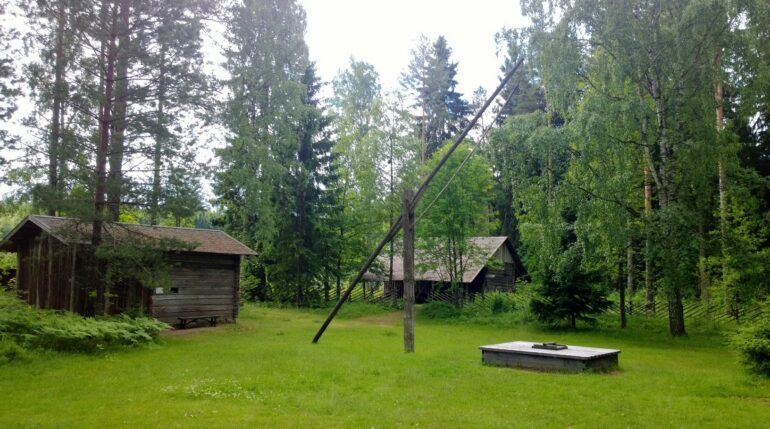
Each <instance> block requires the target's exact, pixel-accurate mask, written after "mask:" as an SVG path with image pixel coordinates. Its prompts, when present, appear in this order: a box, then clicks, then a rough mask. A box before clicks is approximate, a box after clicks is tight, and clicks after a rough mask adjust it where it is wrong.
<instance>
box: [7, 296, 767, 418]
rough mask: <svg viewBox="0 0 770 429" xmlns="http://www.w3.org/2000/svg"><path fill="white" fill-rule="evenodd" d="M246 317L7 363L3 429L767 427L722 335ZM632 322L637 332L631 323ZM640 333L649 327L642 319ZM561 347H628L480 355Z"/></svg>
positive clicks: (755, 386) (297, 314) (755, 383)
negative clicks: (508, 358) (412, 331)
mask: <svg viewBox="0 0 770 429" xmlns="http://www.w3.org/2000/svg"><path fill="white" fill-rule="evenodd" d="M322 319H323V316H322V315H320V313H313V312H303V311H295V310H278V309H268V308H259V307H247V308H246V309H245V310H244V311H243V315H242V317H241V319H240V321H239V323H238V324H237V325H229V326H220V327H218V328H215V329H204V330H197V331H195V332H192V331H190V333H186V335H179V336H171V337H165V338H164V339H163V340H162V341H161V342H160V344H158V345H153V346H150V347H145V348H140V349H136V350H128V351H120V352H108V353H103V354H100V355H93V356H78V355H63V354H53V353H52V354H41V355H38V356H34V357H32V358H31V359H29V360H27V361H24V362H14V363H12V364H9V365H5V366H0V428H16V427H29V428H45V427H55V428H66V427H73V428H85V427H98V428H106V427H130V428H153V427H162V428H176V427H178V428H194V427H204V428H242V427H302V428H305V427H324V428H326V427H353V428H363V427H402V426H404V427H405V426H421V427H439V428H450V427H463V428H467V427H485V428H486V427H506V428H510V427H586V428H602V427H699V428H700V427H741V428H751V427H767V425H768V424H770V423H768V422H770V382H768V381H767V380H758V379H756V378H753V377H751V376H749V375H747V374H745V373H744V372H743V370H742V369H741V367H740V366H739V363H738V360H737V356H736V354H735V353H734V352H732V351H730V350H729V349H728V347H727V346H726V345H725V344H724V342H725V341H724V339H722V337H720V336H718V335H706V334H691V336H690V337H689V338H685V339H680V340H672V339H670V338H668V337H667V336H666V334H665V333H664V332H663V331H662V330H661V329H657V327H654V326H653V327H652V328H650V327H648V328H641V327H636V328H632V329H630V330H629V331H627V332H618V331H617V330H615V329H609V328H604V329H601V328H600V329H598V330H595V331H579V332H556V333H554V332H548V331H543V330H540V329H538V328H537V327H533V326H520V327H514V328H501V327H494V326H479V325H468V324H457V323H451V324H450V323H439V322H432V321H427V320H422V319H420V320H418V324H417V329H416V350H417V353H415V354H411V355H407V354H404V353H403V352H402V340H401V325H400V316H399V315H398V314H395V313H390V314H378V315H376V316H364V317H359V318H350V316H348V318H346V319H341V320H336V321H335V322H334V323H333V324H332V325H331V327H330V329H329V330H328V331H327V333H326V335H325V336H324V337H323V338H322V339H321V342H320V343H319V344H311V342H310V340H311V338H312V336H313V334H314V333H315V330H316V329H317V327H318V325H319V324H320V322H321V321H322ZM632 323H633V321H632ZM637 325H638V324H637ZM512 340H534V341H538V340H543V341H545V340H558V341H560V342H566V343H571V344H581V345H590V346H597V347H609V348H620V349H622V351H623V352H622V353H621V356H620V369H619V370H618V371H616V372H614V373H610V374H562V373H538V372H531V371H522V370H513V369H507V368H494V367H485V366H482V365H481V362H480V352H479V350H478V346H479V345H482V344H491V343H496V342H503V341H512Z"/></svg>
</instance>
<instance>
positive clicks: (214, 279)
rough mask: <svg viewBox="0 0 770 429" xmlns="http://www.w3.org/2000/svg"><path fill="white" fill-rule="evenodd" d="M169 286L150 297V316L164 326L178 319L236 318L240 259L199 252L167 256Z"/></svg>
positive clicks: (231, 319) (176, 321)
mask: <svg viewBox="0 0 770 429" xmlns="http://www.w3.org/2000/svg"><path fill="white" fill-rule="evenodd" d="M169 261H170V262H171V263H172V265H173V268H172V269H171V271H170V277H171V287H170V288H168V290H164V291H163V293H162V294H158V293H155V294H153V296H152V304H151V308H150V314H151V315H152V316H153V317H155V318H157V319H159V320H162V321H164V322H166V323H171V324H176V323H178V322H179V320H178V318H179V317H193V316H219V317H220V318H221V319H222V320H224V321H235V319H236V317H237V316H238V300H239V277H240V257H239V256H233V255H215V254H199V253H197V254H196V253H180V254H174V255H171V256H169Z"/></svg>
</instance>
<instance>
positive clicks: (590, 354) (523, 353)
mask: <svg viewBox="0 0 770 429" xmlns="http://www.w3.org/2000/svg"><path fill="white" fill-rule="evenodd" d="M535 344H536V343H531V342H528V341H513V342H510V343H500V344H492V345H488V346H481V347H479V349H481V361H482V363H484V364H486V365H495V366H510V367H516V368H527V369H537V370H543V371H569V372H581V371H585V370H597V371H602V370H609V369H612V368H615V367H617V366H618V355H619V354H620V350H614V349H600V348H595V347H581V346H571V345H567V348H566V349H563V350H545V349H535V348H532V346H533V345H535Z"/></svg>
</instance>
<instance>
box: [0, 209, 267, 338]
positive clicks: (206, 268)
mask: <svg viewBox="0 0 770 429" xmlns="http://www.w3.org/2000/svg"><path fill="white" fill-rule="evenodd" d="M90 232H91V224H86V223H82V222H78V221H76V220H74V219H68V218H63V217H54V216H37V215H30V216H28V217H27V218H25V219H24V220H23V221H21V222H20V223H19V224H18V225H17V226H16V227H15V228H14V229H13V230H12V231H10V232H9V233H8V234H6V236H5V237H4V238H3V239H2V241H0V250H2V251H6V252H15V253H16V261H17V265H16V267H17V268H16V288H17V290H18V292H19V294H20V295H21V296H22V297H23V298H24V299H25V300H26V301H27V302H28V303H29V304H30V305H33V306H35V307H38V308H48V309H57V310H68V311H72V312H76V313H80V314H83V315H92V314H93V313H94V309H93V305H94V304H93V298H92V297H93V287H90V288H89V281H88V275H89V270H91V267H92V266H93V264H94V258H93V249H92V246H91V244H90V243H91V234H90ZM102 235H103V237H105V239H109V240H115V242H116V243H118V244H120V243H121V240H125V241H128V240H129V239H135V238H136V237H141V239H143V240H149V241H152V240H156V241H161V240H172V241H175V242H180V243H186V246H184V247H183V248H181V250H180V249H175V250H174V249H172V250H165V251H164V253H163V256H162V259H163V260H164V262H165V263H164V264H163V265H164V267H165V271H166V272H165V273H164V274H166V275H167V277H168V280H169V281H168V283H169V284H168V285H167V287H156V288H152V289H150V288H148V287H146V286H145V285H142V284H138V283H137V282H135V281H134V282H130V284H118V285H117V286H115V287H114V289H113V290H111V294H112V297H111V300H110V301H111V303H110V307H109V311H108V312H109V313H111V314H117V313H123V312H131V313H135V314H144V315H149V316H152V317H155V318H157V319H159V320H161V321H164V322H166V323H170V324H177V323H178V322H179V318H180V317H182V318H194V317H198V316H201V317H202V316H216V317H218V318H219V320H221V321H229V322H235V320H236V318H237V317H238V306H239V301H240V262H241V257H242V256H251V255H255V254H256V253H255V252H254V251H253V250H251V249H250V248H248V247H247V246H245V245H244V244H242V243H241V242H239V241H238V240H236V239H234V238H232V237H231V236H229V235H228V234H226V233H225V232H223V231H219V230H212V229H193V228H174V227H161V226H149V225H135V224H126V223H120V222H116V223H110V224H105V225H104V227H103V232H102Z"/></svg>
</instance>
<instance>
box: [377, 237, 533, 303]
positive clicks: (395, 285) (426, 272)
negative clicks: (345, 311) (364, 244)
mask: <svg viewBox="0 0 770 429" xmlns="http://www.w3.org/2000/svg"><path fill="white" fill-rule="evenodd" d="M468 252H469V254H467V255H465V257H464V265H465V267H464V268H465V269H464V270H463V278H462V281H461V282H460V283H461V287H462V288H463V289H464V291H465V293H466V294H467V295H468V296H471V295H475V294H485V293H488V292H513V291H514V290H515V287H516V278H517V277H520V276H521V275H523V274H524V271H523V267H522V266H521V264H520V263H518V260H519V259H518V257H517V255H516V252H515V250H514V248H513V245H512V244H511V241H510V240H509V239H508V237H472V238H470V239H469V243H468ZM434 259H435V257H434V256H432V255H429V254H428V253H427V252H425V251H420V249H418V250H417V251H416V252H415V273H414V280H415V301H416V302H417V303H424V302H427V301H428V300H429V299H430V298H431V296H432V295H433V294H435V293H440V292H442V290H444V289H445V288H446V286H447V284H448V283H449V276H448V275H447V270H446V269H443V268H442V264H441V262H440V261H436V260H434ZM389 267H390V260H389V258H388V257H387V256H385V255H382V256H381V257H380V258H378V263H377V268H376V269H373V270H370V271H368V272H367V273H366V274H364V281H366V282H370V283H376V282H382V284H383V286H384V290H383V293H384V295H385V296H390V297H392V296H393V294H395V295H396V297H401V296H403V290H404V263H403V259H402V258H401V255H394V257H393V276H392V278H390V268H389Z"/></svg>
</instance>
